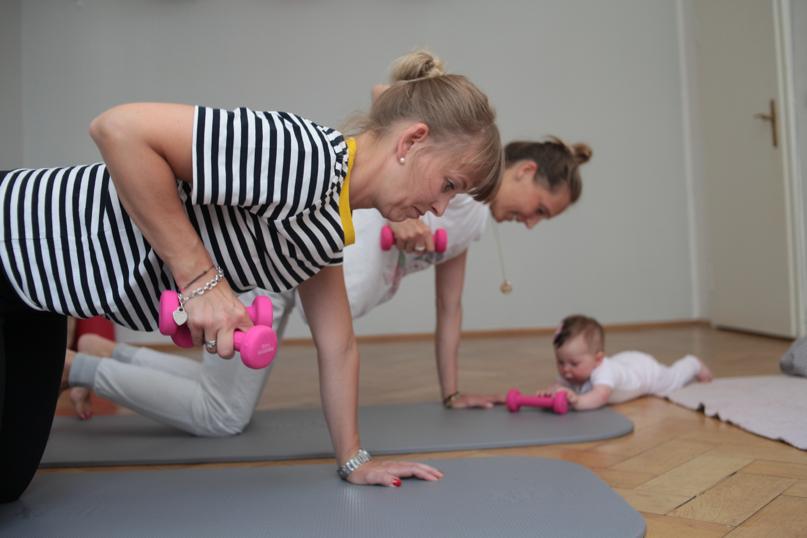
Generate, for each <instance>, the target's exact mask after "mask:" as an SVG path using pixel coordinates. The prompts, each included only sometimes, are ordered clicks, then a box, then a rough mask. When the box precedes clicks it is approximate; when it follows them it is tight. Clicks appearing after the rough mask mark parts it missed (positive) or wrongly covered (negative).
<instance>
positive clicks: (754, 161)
mask: <svg viewBox="0 0 807 538" xmlns="http://www.w3.org/2000/svg"><path fill="white" fill-rule="evenodd" d="M693 14H694V35H695V41H696V43H695V59H696V63H697V74H696V76H697V83H696V88H697V92H698V93H699V95H698V98H697V102H698V105H699V111H700V117H699V119H698V120H699V122H700V124H701V128H702V133H703V147H702V155H703V163H704V181H705V185H704V187H705V188H704V196H705V199H704V201H703V202H704V204H703V206H704V208H705V209H706V216H705V219H704V220H705V224H706V228H707V234H708V235H707V243H706V244H707V246H708V249H709V254H708V256H709V260H710V266H711V282H710V286H709V292H710V293H709V301H708V302H709V311H710V312H709V317H710V318H711V320H712V322H713V323H714V324H715V325H717V326H722V327H727V328H737V329H743V330H749V331H754V332H761V333H767V334H773V335H781V336H795V332H796V328H795V312H794V308H795V304H796V291H795V283H794V282H792V279H793V273H792V264H794V263H795V262H794V259H793V257H792V255H791V254H792V253H791V248H792V246H791V242H790V238H789V235H788V229H789V220H788V219H789V217H788V215H789V214H788V211H787V199H786V188H785V179H784V159H783V155H782V149H781V147H782V140H781V134H782V132H783V130H782V128H781V120H780V118H781V116H782V114H781V110H780V103H779V95H780V92H779V86H778V72H777V51H776V33H775V27H774V24H775V22H774V20H775V17H774V6H773V4H772V0H705V1H703V0H696V1H695V2H694V11H693ZM772 107H773V112H772V110H771V108H772ZM772 116H777V117H776V119H775V120H774V118H773V117H772ZM775 144H776V145H775Z"/></svg>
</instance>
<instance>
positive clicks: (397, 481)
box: [392, 478, 401, 488]
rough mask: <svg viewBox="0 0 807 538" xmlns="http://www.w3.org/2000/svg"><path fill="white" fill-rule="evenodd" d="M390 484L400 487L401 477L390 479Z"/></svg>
mask: <svg viewBox="0 0 807 538" xmlns="http://www.w3.org/2000/svg"><path fill="white" fill-rule="evenodd" d="M392 485H393V486H395V487H396V488H399V487H401V479H400V478H396V479H395V480H393V481H392Z"/></svg>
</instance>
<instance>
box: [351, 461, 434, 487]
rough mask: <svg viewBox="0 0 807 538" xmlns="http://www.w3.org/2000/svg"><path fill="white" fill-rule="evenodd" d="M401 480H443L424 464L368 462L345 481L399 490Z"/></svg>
mask: <svg viewBox="0 0 807 538" xmlns="http://www.w3.org/2000/svg"><path fill="white" fill-rule="evenodd" d="M401 478H419V479H421V480H428V481H434V480H440V479H441V478H443V473H441V472H440V471H439V470H437V469H435V468H434V467H431V466H430V465H426V464H425V463H416V462H412V461H379V460H370V461H368V462H367V463H364V464H362V465H361V466H359V467H358V468H357V469H356V470H355V471H353V472H352V473H350V474H349V475H348V477H347V481H348V482H350V483H351V484H358V485H376V486H387V487H396V488H399V487H401Z"/></svg>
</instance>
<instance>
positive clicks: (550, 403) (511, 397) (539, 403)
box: [507, 389, 569, 415]
mask: <svg viewBox="0 0 807 538" xmlns="http://www.w3.org/2000/svg"><path fill="white" fill-rule="evenodd" d="M522 405H526V406H528V407H542V408H544V409H551V410H552V411H554V412H555V413H557V414H558V415H563V414H565V413H566V412H567V411H568V410H569V401H568V400H567V399H566V393H565V392H564V391H562V390H559V391H557V392H556V393H555V394H553V395H552V396H538V395H530V394H521V392H519V390H518V389H510V390H508V391H507V410H508V411H510V412H511V413H515V412H516V411H518V410H519V409H520V408H521V406H522Z"/></svg>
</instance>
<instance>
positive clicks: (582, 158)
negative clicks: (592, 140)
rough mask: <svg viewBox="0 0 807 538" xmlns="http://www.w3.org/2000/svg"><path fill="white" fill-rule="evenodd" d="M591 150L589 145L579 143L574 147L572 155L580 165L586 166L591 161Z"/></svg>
mask: <svg viewBox="0 0 807 538" xmlns="http://www.w3.org/2000/svg"><path fill="white" fill-rule="evenodd" d="M592 153H593V152H592V151H591V148H590V147H589V146H588V144H583V143H582V142H581V143H578V144H574V145H573V146H572V154H573V155H574V159H575V160H576V161H577V163H578V164H585V163H587V162H588V161H589V160H590V159H591V154H592Z"/></svg>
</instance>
